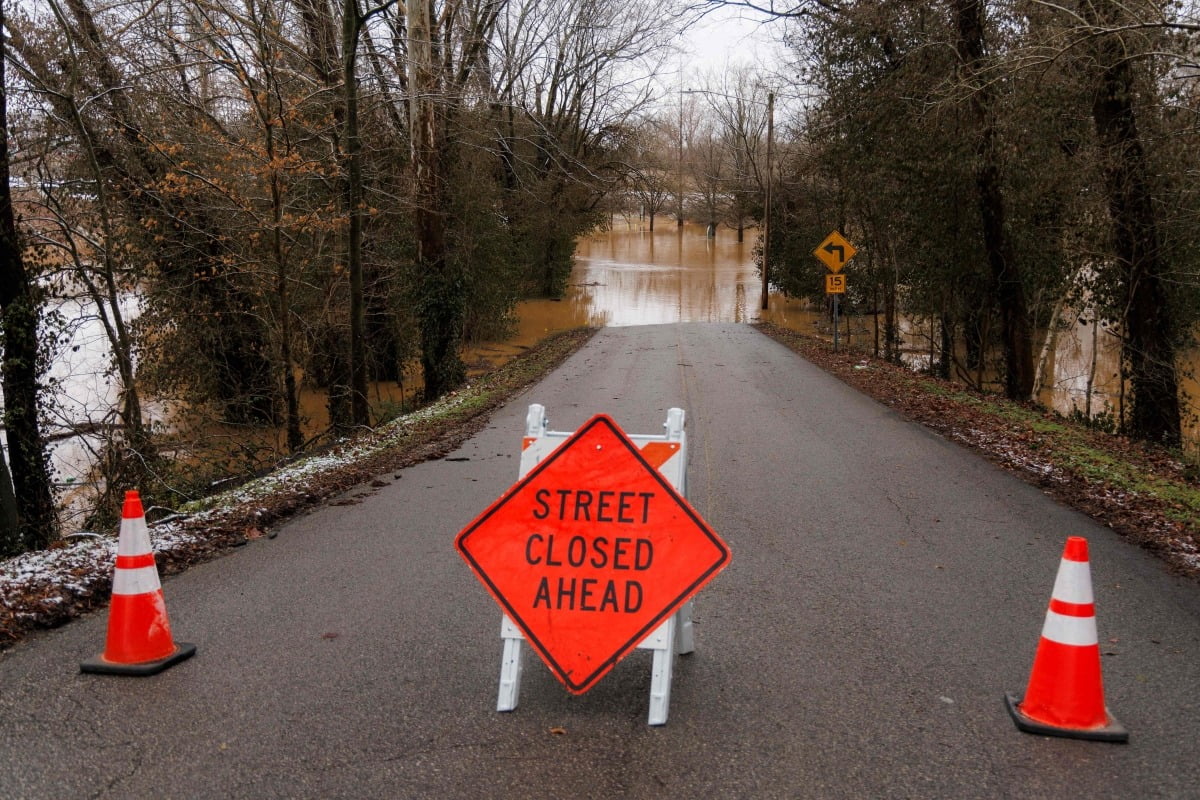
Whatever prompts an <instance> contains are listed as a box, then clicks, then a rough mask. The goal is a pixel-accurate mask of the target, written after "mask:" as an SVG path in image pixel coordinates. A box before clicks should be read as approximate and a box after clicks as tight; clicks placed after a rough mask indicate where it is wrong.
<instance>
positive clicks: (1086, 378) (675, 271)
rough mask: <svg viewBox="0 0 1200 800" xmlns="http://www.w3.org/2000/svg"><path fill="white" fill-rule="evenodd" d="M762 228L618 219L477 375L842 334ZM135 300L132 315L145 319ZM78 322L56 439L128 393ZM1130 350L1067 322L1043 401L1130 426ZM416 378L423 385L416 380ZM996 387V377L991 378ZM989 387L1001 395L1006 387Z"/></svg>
mask: <svg viewBox="0 0 1200 800" xmlns="http://www.w3.org/2000/svg"><path fill="white" fill-rule="evenodd" d="M757 236H758V233H757V231H756V230H753V229H751V230H748V231H746V235H745V241H743V242H738V241H737V235H736V232H735V231H733V230H730V229H727V228H721V229H719V230H718V231H717V234H716V236H715V237H714V238H709V237H708V236H707V235H706V231H705V227H704V226H703V225H686V226H684V227H683V228H682V229H681V228H679V227H677V226H676V225H675V224H674V222H673V221H672V220H662V221H660V223H659V225H658V226H657V230H655V231H654V232H653V233H651V232H650V231H648V230H646V229H645V224H644V222H643V221H641V220H638V219H629V220H624V219H617V220H616V221H615V224H614V225H613V227H612V230H609V231H603V232H599V233H597V234H594V235H592V236H590V237H586V238H583V239H581V240H580V242H579V244H578V248H577V251H576V264H575V268H574V270H573V271H572V274H571V276H570V278H569V285H568V288H567V291H566V293H565V295H564V296H563V298H562V299H561V300H528V301H525V302H522V303H520V304H518V306H517V308H516V311H515V315H516V318H517V328H516V332H515V334H514V335H513V336H512V337H511V338H509V339H507V340H505V341H501V342H482V343H478V344H476V345H474V346H472V347H470V348H469V349H468V350H467V351H466V353H465V354H464V357H465V359H466V361H467V364H468V368H469V370H470V372H471V373H472V374H476V375H477V374H480V373H482V372H485V371H487V370H490V369H493V368H495V367H497V366H499V365H501V364H503V363H504V362H506V361H507V360H509V359H511V358H512V357H513V356H515V355H517V354H519V353H521V352H523V351H524V350H526V349H528V348H529V347H531V346H533V345H534V344H536V343H537V342H539V341H540V340H541V339H543V338H544V337H546V336H547V335H548V334H550V333H553V332H556V331H562V330H568V329H571V328H577V327H580V326H584V325H591V326H608V327H623V326H630V325H647V324H650V325H653V324H668V323H675V322H712V323H734V324H744V323H753V322H757V321H760V320H766V321H770V322H773V323H775V324H777V325H780V326H781V327H785V328H789V329H792V330H796V331H799V332H801V333H805V334H817V335H821V336H824V337H826V338H829V337H830V336H831V331H830V324H829V320H828V318H827V317H826V315H825V314H824V313H823V311H822V310H821V309H819V308H816V307H814V306H812V305H810V304H808V303H806V302H803V301H800V300H795V299H789V298H785V297H783V296H782V295H780V294H777V293H772V294H771V295H770V297H769V307H768V309H767V310H766V311H763V310H761V309H760V308H759V305H760V302H761V297H762V283H761V282H760V280H759V277H758V274H757V270H756V269H755V266H754V261H753V259H754V244H755V241H756V240H757ZM135 305H136V304H135V303H134V302H133V300H132V298H129V308H127V309H126V313H128V314H129V315H131V316H132V315H133V314H135V313H136V308H135ZM64 313H65V314H67V316H68V318H69V319H75V320H76V321H77V322H76V324H75V325H74V327H72V328H71V329H70V330H69V334H70V336H69V342H68V343H67V345H66V346H65V347H64V348H63V350H62V352H61V354H60V358H59V361H58V362H56V364H55V365H54V367H53V369H52V372H51V377H52V378H53V379H54V380H55V381H56V382H57V387H58V389H59V392H60V393H61V394H62V395H63V398H62V399H61V400H60V402H59V404H58V406H57V409H58V412H59V414H60V416H59V417H57V418H56V419H55V420H54V423H55V429H56V430H57V431H60V432H61V431H64V430H67V429H70V428H71V427H73V426H74V425H78V424H79V421H80V420H91V421H98V420H103V421H111V413H112V412H111V411H109V409H111V408H112V406H113V404H114V403H115V402H116V398H117V391H116V387H115V385H114V383H113V382H112V380H111V378H110V376H109V375H108V372H107V369H106V368H105V365H106V364H107V359H108V348H107V341H106V340H105V338H104V336H103V331H102V330H101V328H100V326H99V323H98V321H97V320H96V317H95V314H94V311H93V310H92V309H89V308H86V307H82V306H80V307H77V308H76V307H73V308H70V309H65V310H64ZM901 333H902V337H903V339H904V345H903V350H904V353H905V360H906V362H907V363H909V364H910V365H911V366H913V367H917V368H919V367H922V366H924V365H926V364H928V362H929V358H930V336H931V333H932V331H931V330H930V328H929V325H928V321H922V320H908V319H902V320H901ZM840 339H841V342H842V343H843V344H847V342H848V343H849V346H850V347H852V348H854V349H857V350H861V351H863V352H864V353H865V354H868V355H869V354H871V353H872V352H873V347H874V343H875V319H874V318H873V317H871V316H864V317H857V316H851V317H849V318H848V319H846V318H843V321H842V325H841V336H840ZM1119 351H1120V342H1119V340H1118V338H1117V337H1116V336H1115V335H1113V334H1112V333H1111V332H1110V331H1108V330H1107V329H1104V328H1103V327H1101V328H1100V329H1099V330H1097V329H1096V326H1095V325H1094V324H1091V321H1090V320H1089V319H1088V315H1087V314H1072V313H1067V312H1064V313H1063V314H1061V315H1060V318H1059V325H1058V326H1057V327H1056V332H1055V334H1054V336H1053V337H1052V338H1051V339H1050V341H1049V344H1048V346H1046V347H1045V348H1043V349H1042V350H1041V351H1040V352H1039V353H1037V354H1035V355H1036V356H1038V361H1039V363H1040V368H1039V376H1040V383H1039V385H1040V387H1041V389H1040V391H1039V394H1038V398H1039V400H1040V401H1041V402H1042V403H1043V404H1044V405H1046V406H1048V407H1050V408H1053V409H1055V410H1056V411H1058V412H1059V413H1062V414H1064V415H1071V414H1072V413H1073V412H1074V411H1077V412H1078V413H1079V414H1080V415H1086V416H1090V417H1104V416H1106V415H1107V416H1108V417H1111V418H1112V419H1113V420H1116V419H1118V418H1119V414H1120V408H1121V402H1122V397H1121V393H1120V380H1119V379H1118V365H1119ZM1180 366H1181V372H1180V378H1181V384H1182V389H1183V397H1182V400H1183V408H1184V419H1183V424H1184V430H1185V434H1184V435H1185V438H1186V439H1187V440H1188V444H1187V446H1188V448H1189V449H1191V450H1193V451H1195V450H1196V449H1197V447H1198V443H1200V429H1198V421H1197V413H1196V409H1197V404H1196V400H1192V399H1190V398H1200V384H1197V382H1196V380H1195V377H1194V376H1195V374H1196V372H1197V368H1198V367H1200V355H1198V354H1197V353H1196V352H1195V351H1193V352H1191V353H1189V354H1187V357H1186V358H1185V359H1182V360H1181V365H1180ZM413 377H414V378H415V377H416V376H413ZM985 380H986V379H985ZM988 388H990V389H992V390H996V391H998V390H999V387H998V386H997V385H995V384H994V383H993V384H991V385H989V386H988ZM418 389H419V380H412V381H409V382H408V383H407V384H406V385H405V386H404V387H403V389H401V387H399V386H397V385H396V384H394V383H387V384H377V385H373V386H372V387H371V401H372V403H373V405H375V406H376V408H382V407H383V406H384V405H385V404H388V403H391V404H393V405H395V404H398V403H400V402H402V401H403V400H405V399H406V398H411V397H412V396H413V394H414V392H415V391H417V390H418ZM301 401H302V408H303V414H304V416H305V418H306V424H305V430H306V435H309V436H312V435H316V434H318V433H320V432H321V431H322V430H324V428H325V426H326V425H327V424H328V421H327V420H328V413H327V409H326V406H325V396H324V393H323V392H319V391H315V390H306V391H304V392H303V394H302V398H301ZM144 406H145V408H146V412H147V414H148V415H151V416H152V417H153V418H154V419H153V420H151V421H152V422H153V423H154V424H157V425H163V424H166V423H167V422H168V420H167V419H166V417H167V414H166V412H165V411H164V409H162V408H159V407H157V406H156V405H154V404H153V403H151V402H149V401H147V402H146V403H145V404H144ZM204 430H205V439H206V441H207V443H208V445H210V446H211V447H212V448H214V449H216V450H222V449H223V448H229V450H232V451H237V450H239V448H240V449H241V450H245V449H246V447H247V442H250V441H253V442H254V443H255V446H256V447H257V448H258V449H259V451H260V452H259V453H258V454H257V455H258V457H261V458H263V459H265V461H269V460H270V459H271V458H272V457H274V456H273V454H274V455H275V456H277V455H280V454H283V453H284V452H285V447H284V441H283V434H282V432H281V431H279V432H273V431H259V432H257V434H251V435H248V432H247V431H246V430H245V429H234V428H225V427H223V426H214V425H212V424H211V422H209V423H207V424H206V425H205V428H204ZM101 441H102V440H101V437H100V436H99V433H98V432H94V433H90V434H88V435H83V436H61V435H60V438H56V439H55V441H54V442H53V445H52V446H51V448H50V451H51V457H52V460H53V464H54V467H55V470H56V476H57V480H58V481H59V482H60V485H61V486H63V488H67V487H71V486H80V485H82V484H86V483H87V482H88V481H89V479H90V478H91V476H90V467H91V464H92V463H93V461H94V458H95V453H96V449H97V448H98V447H99V446H100V445H101Z"/></svg>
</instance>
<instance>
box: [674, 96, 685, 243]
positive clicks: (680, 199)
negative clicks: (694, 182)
mask: <svg viewBox="0 0 1200 800" xmlns="http://www.w3.org/2000/svg"><path fill="white" fill-rule="evenodd" d="M675 200H676V202H678V203H679V208H678V210H677V213H676V217H675V219H676V221H677V224H678V226H679V228H680V229H682V228H683V84H682V83H681V84H679V191H678V192H676V193H675Z"/></svg>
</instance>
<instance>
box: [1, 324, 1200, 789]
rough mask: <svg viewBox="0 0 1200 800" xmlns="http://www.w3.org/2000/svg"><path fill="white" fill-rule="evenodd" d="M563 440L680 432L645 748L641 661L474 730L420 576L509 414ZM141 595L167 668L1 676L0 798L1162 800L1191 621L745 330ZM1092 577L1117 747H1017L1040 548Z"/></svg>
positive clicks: (487, 648) (481, 643)
mask: <svg viewBox="0 0 1200 800" xmlns="http://www.w3.org/2000/svg"><path fill="white" fill-rule="evenodd" d="M531 402H538V403H542V404H543V405H545V406H546V408H547V412H548V416H549V417H550V421H551V427H552V428H554V429H557V430H570V429H573V428H575V427H577V426H579V425H580V424H582V423H583V422H584V421H585V420H586V419H588V418H589V417H590V416H591V415H592V414H594V413H596V412H601V411H602V412H606V413H608V414H610V415H612V416H613V417H614V418H615V419H616V421H617V422H618V423H619V424H621V425H622V426H623V427H624V428H625V429H626V430H628V431H631V432H645V433H653V432H658V431H660V430H661V426H662V423H663V421H664V419H665V414H666V409H667V408H669V407H671V406H681V407H683V408H685V409H686V410H687V413H688V421H687V422H688V424H687V430H688V435H689V437H690V439H689V446H690V449H691V452H690V462H689V476H688V480H689V490H690V491H689V493H690V497H691V501H692V503H693V505H694V506H695V507H696V508H697V509H698V510H699V511H700V513H701V514H702V515H704V517H705V519H706V520H707V521H708V523H709V524H710V525H711V526H712V528H713V529H715V530H716V531H718V532H719V533H720V534H721V536H722V537H723V538H724V539H725V540H726V541H727V542H728V544H729V546H730V548H731V550H732V551H733V560H732V563H731V564H730V566H729V567H728V568H727V569H726V570H725V571H724V572H722V573H721V574H720V575H719V576H718V577H717V578H716V579H715V580H714V581H713V582H712V583H711V584H710V585H709V586H708V587H706V588H705V589H704V590H703V591H702V592H701V593H700V595H699V597H698V600H697V607H696V621H697V627H696V634H697V649H696V652H695V653H694V654H692V655H690V656H687V657H684V658H681V659H679V661H678V662H677V664H676V673H675V682H674V687H673V692H672V698H671V708H670V721H669V723H668V724H667V725H665V726H663V727H658V728H651V727H649V726H647V724H646V712H647V704H648V698H647V693H648V686H649V664H650V656H649V654H648V653H645V652H636V653H634V654H633V655H631V656H630V657H629V658H628V659H626V660H625V661H623V662H621V663H620V664H619V665H618V666H617V667H616V669H614V670H613V672H612V673H610V674H609V675H608V676H607V677H605V678H604V679H603V680H602V681H601V682H600V683H599V684H598V685H597V686H596V688H594V689H593V690H592V691H591V692H589V693H588V694H585V695H583V696H578V697H576V696H572V695H569V694H568V693H567V692H566V691H565V690H564V689H563V688H562V687H561V686H560V685H559V684H558V683H557V681H556V680H555V679H554V678H553V677H552V676H551V675H550V674H549V672H548V671H547V670H546V669H545V668H544V667H542V665H541V664H540V663H538V662H537V661H536V660H532V661H530V662H529V663H528V666H527V669H526V673H525V679H524V684H523V687H522V694H521V704H520V707H519V708H518V709H517V710H516V711H514V712H512V713H509V714H498V713H497V712H495V711H494V710H493V709H494V707H495V700H496V679H497V675H498V670H499V660H500V647H501V643H500V639H499V621H500V620H499V613H498V611H497V608H496V606H495V605H494V603H493V602H492V600H491V599H490V598H489V597H488V596H487V595H486V594H485V592H484V591H483V589H482V587H481V586H480V585H479V584H478V583H477V582H476V580H475V578H474V577H473V576H472V575H471V573H470V572H469V570H468V569H467V568H466V566H465V565H464V564H463V562H462V561H461V560H460V559H459V557H458V556H457V554H456V553H455V552H454V550H453V548H452V540H453V538H454V535H455V534H456V533H457V532H458V531H459V530H460V529H461V528H462V527H463V526H464V525H465V524H466V523H468V522H469V521H470V520H471V519H472V518H473V517H474V516H475V515H476V514H477V513H478V512H480V511H482V510H483V509H484V508H485V507H486V506H487V505H488V504H489V503H490V502H491V501H492V500H494V499H495V498H496V497H497V496H498V495H500V494H501V493H502V492H503V491H504V490H505V489H506V488H507V487H508V486H509V485H510V484H511V483H513V481H514V480H515V479H516V476H517V465H518V451H519V442H520V437H521V433H522V430H523V420H524V416H525V411H526V407H527V406H528V404H529V403H531ZM385 477H386V478H387V479H388V480H389V481H391V482H390V484H389V485H387V486H386V487H383V488H378V489H364V490H359V491H355V492H352V493H350V496H351V497H354V496H357V495H364V494H367V493H368V492H369V493H370V494H369V496H366V497H361V498H359V499H360V500H361V501H360V502H358V503H356V504H354V505H344V506H331V507H329V508H326V509H324V510H320V511H317V512H315V513H312V514H310V515H307V516H305V517H303V518H301V519H298V520H296V521H294V522H291V523H290V524H288V525H286V526H284V527H283V528H282V529H281V530H280V531H279V535H278V537H277V538H276V539H273V540H268V539H262V540H257V541H255V542H253V543H251V544H250V545H248V546H247V547H245V548H242V549H240V550H238V551H237V552H235V553H234V554H232V555H230V556H228V557H225V558H222V559H219V560H217V561H215V562H212V563H209V564H206V565H203V566H200V567H197V568H194V569H192V570H190V571H188V572H186V573H184V574H182V575H179V576H176V577H173V578H170V579H168V580H167V581H166V582H165V589H166V596H167V605H168V609H169V611H170V616H171V623H172V626H173V628H174V629H175V634H176V637H177V638H179V639H182V640H185V641H190V642H195V643H196V644H197V645H198V646H199V652H198V654H197V656H196V657H195V658H192V659H191V660H189V661H187V662H184V663H183V664H180V665H178V666H176V667H173V668H172V669H170V670H168V671H167V672H165V673H162V674H160V675H158V676H156V677H153V678H143V679H129V678H115V677H108V676H95V675H81V674H79V672H78V665H79V662H80V661H81V660H83V659H85V658H89V657H91V656H93V655H95V654H96V653H97V652H98V650H99V649H100V648H101V645H102V643H103V639H104V628H105V624H106V618H105V616H104V615H102V614H100V615H95V616H92V617H90V618H88V619H85V620H81V621H79V622H76V623H74V624H71V625H69V626H67V627H65V628H63V629H60V630H57V631H53V632H50V633H47V634H44V635H40V636H37V637H34V638H33V639H31V640H30V641H28V642H26V643H25V644H23V645H21V646H19V647H17V648H15V649H14V650H13V651H11V652H9V653H8V654H6V655H4V656H3V657H2V658H0V797H3V798H143V797H155V798H166V797H178V798H208V797H212V798H231V797H232V798H242V797H246V798H258V797H263V798H274V797H280V798H284V797H287V798H297V797H304V798H343V797H345V798H371V797H380V798H409V797H411V798H423V797H436V798H531V797H537V798H624V797H629V798H677V797H678V798H682V797H687V798H691V797H705V798H776V797H779V798H810V797H811V798H843V797H844V798H1008V797H1012V798H1022V800H1028V799H1029V798H1067V797H1088V798H1135V797H1136V798H1158V797H1161V798H1186V797H1196V796H1197V795H1198V794H1200V789H1198V788H1197V787H1200V715H1198V714H1197V710H1198V709H1197V705H1198V700H1197V698H1198V697H1200V693H1198V692H1197V686H1200V635H1198V634H1200V599H1198V597H1200V592H1198V587H1197V586H1196V585H1195V584H1194V583H1189V582H1186V581H1183V580H1181V579H1177V578H1174V577H1171V576H1169V575H1168V574H1167V573H1166V572H1165V571H1164V570H1163V568H1162V567H1161V566H1160V564H1159V563H1157V562H1156V561H1154V560H1153V559H1152V558H1150V557H1149V556H1147V555H1146V554H1144V553H1143V552H1141V551H1140V550H1138V549H1137V548H1136V547H1133V546H1130V545H1129V544H1126V543H1125V542H1123V541H1122V540H1120V539H1119V538H1118V537H1117V536H1116V535H1115V534H1113V533H1112V532H1111V531H1109V530H1107V529H1105V528H1102V527H1099V526H1097V525H1095V524H1094V523H1092V522H1090V521H1088V520H1087V519H1086V518H1084V517H1082V516H1080V515H1078V514H1076V513H1074V512H1073V511H1070V510H1068V509H1066V508H1063V507H1061V506H1059V505H1058V504H1056V503H1055V502H1054V501H1053V500H1051V499H1049V498H1047V497H1046V496H1045V495H1043V494H1042V493H1041V492H1040V491H1039V490H1037V489H1036V488H1034V487H1031V486H1028V485H1026V484H1024V483H1022V482H1021V481H1019V480H1017V479H1016V478H1014V477H1012V476H1010V475H1008V474H1006V473H1004V472H1002V471H1000V470H998V469H997V468H995V467H993V466H991V465H989V464H988V463H986V462H984V461H982V460H981V459H979V458H977V457H976V456H975V455H973V454H971V453H969V452H967V451H965V450H963V449H961V448H959V447H957V446H956V445H954V444H951V443H948V442H946V441H944V440H942V439H940V438H938V437H937V436H934V435H932V434H930V433H928V432H926V431H925V430H923V429H922V428H919V427H917V426H914V425H911V424H909V423H907V422H905V421H903V420H902V419H900V418H898V417H897V416H896V415H895V414H893V413H892V412H891V411H889V410H888V409H887V408H886V407H884V406H881V405H879V404H877V403H875V402H874V401H872V400H869V399H867V398H865V397H863V396H861V395H859V394H857V393H855V392H854V391H853V390H851V389H849V388H847V387H846V386H844V385H843V384H841V383H839V382H837V381H836V380H834V379H832V378H830V377H828V376H827V375H826V374H825V373H823V372H821V371H820V370H818V369H816V368H815V367H813V366H811V365H810V364H808V363H807V362H805V361H803V360H802V359H800V358H798V357H797V356H795V355H794V354H792V353H791V352H789V351H787V350H786V349H784V348H783V347H781V346H779V345H778V344H776V343H774V342H773V341H771V340H769V339H767V338H765V337H763V336H761V335H760V334H758V333H757V332H756V331H754V330H753V329H752V328H750V327H747V326H740V325H671V326H655V327H639V328H611V329H605V330H603V331H601V332H600V333H599V334H598V335H597V336H596V337H595V338H594V339H593V340H592V341H591V343H590V344H589V345H588V346H586V347H585V348H584V349H583V350H581V351H580V352H578V353H577V354H576V355H574V356H573V357H572V358H571V359H570V360H568V361H567V362H566V363H565V364H564V365H563V366H562V367H561V368H559V369H558V370H557V371H555V372H554V373H553V374H552V375H550V376H549V377H548V378H547V379H546V380H544V381H543V382H542V383H540V384H539V385H538V386H536V387H535V388H533V389H531V390H529V391H528V392H526V393H525V394H524V395H522V396H520V397H518V398H516V399H515V400H514V401H513V402H512V403H511V404H510V405H509V406H507V407H506V408H504V409H503V410H502V411H501V412H499V413H497V414H496V415H495V417H494V418H493V419H492V421H491V423H490V425H489V426H488V428H487V429H486V430H484V431H483V432H481V433H480V434H479V435H477V436H475V437H474V438H472V439H471V440H469V441H468V442H467V443H466V444H465V445H464V446H463V447H462V448H461V449H460V450H459V451H457V452H455V453H453V454H451V455H450V456H449V457H448V458H446V459H443V460H439V461H435V462H430V463H426V464H422V465H420V466H417V467H413V468H410V469H406V470H404V471H403V472H401V473H397V474H396V475H394V476H392V475H389V476H385ZM1068 535H1082V536H1086V537H1087V538H1088V540H1089V542H1090V545H1091V558H1092V580H1093V583H1094V586H1095V591H1096V595H1097V608H1098V618H1099V628H1100V636H1101V642H1102V648H1103V650H1104V652H1105V655H1104V657H1103V665H1104V679H1105V685H1106V696H1107V700H1108V704H1109V706H1110V708H1111V709H1112V711H1113V713H1114V714H1115V715H1116V716H1117V717H1118V718H1119V719H1120V720H1121V721H1122V722H1123V723H1124V724H1125V725H1126V726H1127V727H1128V728H1129V730H1130V733H1131V741H1130V743H1129V744H1127V745H1114V744H1106V743H1096V742H1084V741H1077V740H1068V739H1051V738H1043V737H1037V736H1031V735H1028V734H1024V733H1020V732H1018V731H1017V730H1016V728H1015V726H1014V725H1013V723H1012V721H1011V720H1010V719H1009V717H1008V714H1007V712H1006V711H1005V709H1004V707H1003V702H1002V697H1003V695H1004V693H1005V692H1016V693H1018V694H1020V693H1021V692H1023V690H1024V687H1025V683H1026V681H1027V680H1028V677H1029V671H1030V667H1031V664H1032V658H1033V653H1034V649H1035V647H1036V645H1037V641H1038V637H1039V634H1040V631H1041V626H1042V620H1043V616H1044V613H1045V608H1046V605H1047V601H1048V599H1049V594H1050V591H1051V587H1052V585H1053V582H1054V576H1055V572H1056V570H1057V567H1058V561H1059V558H1060V556H1061V554H1062V548H1063V542H1064V540H1065V537H1067V536H1068Z"/></svg>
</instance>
